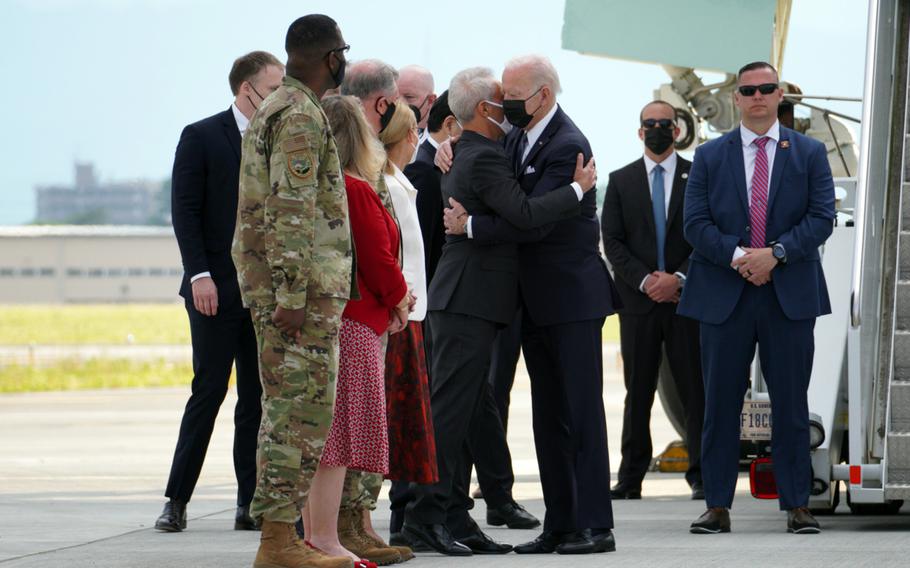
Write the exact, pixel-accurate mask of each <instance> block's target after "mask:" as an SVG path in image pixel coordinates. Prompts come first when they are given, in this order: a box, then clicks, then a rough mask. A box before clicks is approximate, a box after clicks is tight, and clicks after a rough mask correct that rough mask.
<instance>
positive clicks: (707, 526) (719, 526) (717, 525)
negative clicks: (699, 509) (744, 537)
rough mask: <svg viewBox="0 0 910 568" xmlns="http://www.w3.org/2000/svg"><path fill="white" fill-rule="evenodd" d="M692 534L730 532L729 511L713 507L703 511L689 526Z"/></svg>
mask: <svg viewBox="0 0 910 568" xmlns="http://www.w3.org/2000/svg"><path fill="white" fill-rule="evenodd" d="M689 532H690V533H692V534H717V533H728V532H730V511H729V510H727V509H721V508H714V509H708V510H707V511H705V512H704V513H703V514H702V516H700V517H698V518H697V519H696V520H695V522H694V523H692V526H690V527H689Z"/></svg>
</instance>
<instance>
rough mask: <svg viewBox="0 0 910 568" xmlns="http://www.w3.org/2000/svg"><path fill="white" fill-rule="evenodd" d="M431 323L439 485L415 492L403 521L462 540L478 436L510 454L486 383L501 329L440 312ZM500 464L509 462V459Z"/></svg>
mask: <svg viewBox="0 0 910 568" xmlns="http://www.w3.org/2000/svg"><path fill="white" fill-rule="evenodd" d="M428 320H429V321H430V329H431V330H432V333H433V355H432V356H433V360H432V365H431V368H432V371H431V372H432V375H433V387H432V394H431V398H430V402H431V407H432V412H433V428H434V430H435V435H436V462H437V467H438V469H439V481H438V482H437V483H435V484H432V485H418V486H414V487H413V493H414V500H413V501H411V502H410V503H409V504H408V505H407V510H406V513H405V516H406V518H407V519H409V520H411V521H413V522H417V523H424V524H449V526H450V529H451V530H452V531H453V532H455V534H458V532H459V530H460V529H462V528H463V527H464V524H465V523H468V524H469V523H470V522H471V521H470V519H469V517H468V516H467V510H468V508H469V507H470V505H471V504H472V501H471V499H470V497H469V496H468V495H467V490H468V483H469V481H470V469H469V467H468V468H466V467H465V463H467V462H466V456H468V455H469V454H471V455H473V452H472V450H473V451H474V452H476V450H475V448H473V447H472V439H473V438H474V436H480V435H482V436H483V437H485V438H487V439H489V438H496V439H497V440H496V442H495V444H493V447H496V445H499V446H500V447H506V448H507V445H506V444H505V431H504V430H503V428H502V420H501V418H500V417H499V414H498V412H497V411H496V405H495V402H494V401H493V397H492V390H491V388H490V385H489V383H488V381H487V376H488V373H489V367H490V357H491V354H492V345H493V340H494V339H495V337H496V332H497V325H496V324H495V323H494V322H491V321H487V320H483V319H480V318H475V317H471V316H466V315H461V314H452V313H448V312H439V311H433V312H430V313H429V315H428ZM466 417H467V419H466ZM472 432H473V433H474V434H473V435H472ZM498 458H499V459H508V460H509V461H511V458H510V457H509V456H508V455H506V456H498ZM509 498H511V497H509Z"/></svg>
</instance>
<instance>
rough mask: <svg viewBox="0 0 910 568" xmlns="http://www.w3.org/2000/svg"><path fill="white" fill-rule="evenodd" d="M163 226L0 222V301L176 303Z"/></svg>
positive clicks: (173, 253)
mask: <svg viewBox="0 0 910 568" xmlns="http://www.w3.org/2000/svg"><path fill="white" fill-rule="evenodd" d="M182 276H183V268H182V267H181V263H180V252H179V250H178V249H177V239H176V238H175V237H174V232H173V230H172V229H171V228H170V227H168V228H165V227H135V226H133V227H104V226H100V227H93V226H21V227H0V304H62V303H89V302H99V303H105V302H176V301H179V297H178V296H177V289H178V288H179V287H180V280H181V278H182Z"/></svg>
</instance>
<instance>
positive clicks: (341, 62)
mask: <svg viewBox="0 0 910 568" xmlns="http://www.w3.org/2000/svg"><path fill="white" fill-rule="evenodd" d="M331 56H332V53H329V54H328V55H327V57H331ZM335 59H337V60H338V68H337V69H335V70H334V71H332V64H331V60H327V61H326V64H327V65H328V66H329V74H330V75H331V76H332V82H333V83H335V87H334V88H336V89H337V88H338V87H340V86H341V82H342V81H344V70H345V67H347V65H348V61H347V59H341V58H340V57H337V56H336V57H335Z"/></svg>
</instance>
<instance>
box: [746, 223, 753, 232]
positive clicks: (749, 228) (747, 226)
mask: <svg viewBox="0 0 910 568" xmlns="http://www.w3.org/2000/svg"><path fill="white" fill-rule="evenodd" d="M751 230H752V228H751V227H749V225H746V232H747V233H748V232H749V231H751Z"/></svg>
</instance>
